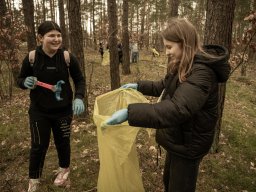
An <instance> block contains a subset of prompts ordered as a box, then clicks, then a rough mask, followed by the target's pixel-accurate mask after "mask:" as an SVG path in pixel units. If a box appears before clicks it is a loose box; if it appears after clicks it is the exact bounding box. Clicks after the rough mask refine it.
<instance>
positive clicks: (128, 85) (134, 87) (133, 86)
mask: <svg viewBox="0 0 256 192" xmlns="http://www.w3.org/2000/svg"><path fill="white" fill-rule="evenodd" d="M121 88H124V89H128V88H131V89H135V90H137V89H138V84H137V83H127V84H124V85H122V86H121Z"/></svg>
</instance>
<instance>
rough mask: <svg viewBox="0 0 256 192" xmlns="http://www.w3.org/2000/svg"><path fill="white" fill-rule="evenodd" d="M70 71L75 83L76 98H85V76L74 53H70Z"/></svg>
mask: <svg viewBox="0 0 256 192" xmlns="http://www.w3.org/2000/svg"><path fill="white" fill-rule="evenodd" d="M69 72H70V76H71V78H72V80H73V82H74V84H75V98H80V99H83V98H84V94H85V78H84V76H83V73H82V70H81V67H80V65H79V63H78V60H77V59H76V58H75V57H74V56H73V55H72V54H70V65H69Z"/></svg>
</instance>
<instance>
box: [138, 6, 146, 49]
mask: <svg viewBox="0 0 256 192" xmlns="http://www.w3.org/2000/svg"><path fill="white" fill-rule="evenodd" d="M146 4H147V2H146V1H143V5H144V6H143V7H142V8H141V24H140V27H141V28H140V41H139V45H140V49H142V48H143V47H144V32H145V14H146Z"/></svg>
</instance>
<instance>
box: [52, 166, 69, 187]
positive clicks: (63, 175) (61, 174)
mask: <svg viewBox="0 0 256 192" xmlns="http://www.w3.org/2000/svg"><path fill="white" fill-rule="evenodd" d="M54 172H55V174H56V178H55V180H54V182H53V184H54V185H56V186H59V187H69V186H70V179H69V177H68V176H69V173H70V170H69V168H61V167H60V168H59V169H58V170H56V171H54Z"/></svg>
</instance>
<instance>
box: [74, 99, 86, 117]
mask: <svg viewBox="0 0 256 192" xmlns="http://www.w3.org/2000/svg"><path fill="white" fill-rule="evenodd" d="M72 109H73V113H74V115H80V114H81V113H83V112H84V102H83V100H82V99H78V98H76V99H75V100H74V101H73V106H72Z"/></svg>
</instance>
